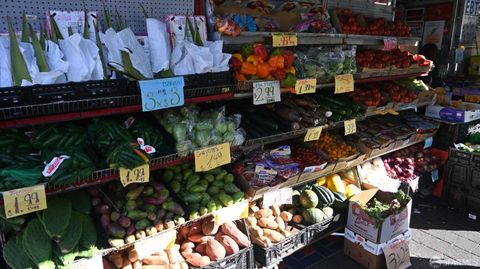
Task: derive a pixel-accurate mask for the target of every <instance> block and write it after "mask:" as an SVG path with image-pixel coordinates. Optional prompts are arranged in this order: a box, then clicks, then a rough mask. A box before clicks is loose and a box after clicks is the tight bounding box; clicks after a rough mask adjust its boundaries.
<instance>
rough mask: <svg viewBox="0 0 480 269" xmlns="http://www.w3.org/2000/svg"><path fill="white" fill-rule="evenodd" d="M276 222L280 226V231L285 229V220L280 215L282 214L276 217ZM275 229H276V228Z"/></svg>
mask: <svg viewBox="0 0 480 269" xmlns="http://www.w3.org/2000/svg"><path fill="white" fill-rule="evenodd" d="M275 222H276V223H277V224H278V227H277V228H278V229H279V230H280V231H283V230H285V222H284V221H283V219H282V217H280V216H278V217H276V218H275ZM274 230H276V229H274Z"/></svg>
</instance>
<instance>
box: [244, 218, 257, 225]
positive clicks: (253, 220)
mask: <svg viewBox="0 0 480 269" xmlns="http://www.w3.org/2000/svg"><path fill="white" fill-rule="evenodd" d="M245 222H246V223H247V225H248V226H257V218H255V217H248V218H246V219H245Z"/></svg>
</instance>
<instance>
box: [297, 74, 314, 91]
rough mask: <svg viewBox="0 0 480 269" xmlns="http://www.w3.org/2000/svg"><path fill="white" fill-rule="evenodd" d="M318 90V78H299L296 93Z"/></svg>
mask: <svg viewBox="0 0 480 269" xmlns="http://www.w3.org/2000/svg"><path fill="white" fill-rule="evenodd" d="M316 90H317V79H316V78H306V79H297V82H296V83H295V93H296V94H306V93H315V92H316Z"/></svg>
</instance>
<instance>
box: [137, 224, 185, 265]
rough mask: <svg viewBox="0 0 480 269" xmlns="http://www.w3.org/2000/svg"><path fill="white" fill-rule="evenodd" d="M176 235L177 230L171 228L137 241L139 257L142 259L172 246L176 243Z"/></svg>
mask: <svg viewBox="0 0 480 269" xmlns="http://www.w3.org/2000/svg"><path fill="white" fill-rule="evenodd" d="M176 236H177V232H176V231H175V230H170V231H166V232H161V233H158V234H156V235H154V236H152V237H149V238H145V239H143V240H139V241H137V242H135V250H136V251H137V254H138V259H139V260H141V259H143V258H145V257H148V256H150V255H152V254H153V253H155V252H158V251H160V250H164V249H168V248H171V247H172V246H173V245H174V244H175V239H176Z"/></svg>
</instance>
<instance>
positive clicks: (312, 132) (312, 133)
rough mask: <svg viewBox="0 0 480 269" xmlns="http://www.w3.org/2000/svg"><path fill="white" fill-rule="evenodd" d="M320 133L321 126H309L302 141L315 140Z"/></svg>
mask: <svg viewBox="0 0 480 269" xmlns="http://www.w3.org/2000/svg"><path fill="white" fill-rule="evenodd" d="M321 134H322V127H315V128H310V129H308V130H307V134H306V135H305V138H304V139H303V141H304V142H308V141H316V140H318V139H319V138H320V135H321Z"/></svg>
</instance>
